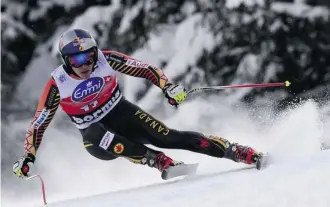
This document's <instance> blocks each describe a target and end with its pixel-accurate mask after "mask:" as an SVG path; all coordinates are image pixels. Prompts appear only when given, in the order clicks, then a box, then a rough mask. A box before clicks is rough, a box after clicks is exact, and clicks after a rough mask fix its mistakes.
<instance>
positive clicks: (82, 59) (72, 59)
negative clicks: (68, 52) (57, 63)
mask: <svg viewBox="0 0 330 207" xmlns="http://www.w3.org/2000/svg"><path fill="white" fill-rule="evenodd" d="M94 56H95V52H89V53H80V54H77V55H73V56H69V57H68V62H69V64H70V66H72V67H75V68H80V67H81V66H83V65H91V64H93V63H94Z"/></svg>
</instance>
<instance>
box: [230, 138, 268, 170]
mask: <svg viewBox="0 0 330 207" xmlns="http://www.w3.org/2000/svg"><path fill="white" fill-rule="evenodd" d="M261 156H262V154H261V153H259V152H257V151H256V150H254V149H253V148H251V147H248V146H242V145H239V144H237V143H232V144H230V145H229V146H228V147H227V148H226V150H225V155H224V157H225V158H227V159H231V160H233V161H234V162H242V163H245V164H248V165H251V164H252V165H257V163H258V161H259V159H260V158H261Z"/></svg>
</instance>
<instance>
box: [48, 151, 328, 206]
mask: <svg viewBox="0 0 330 207" xmlns="http://www.w3.org/2000/svg"><path fill="white" fill-rule="evenodd" d="M329 163H330V151H323V152H316V153H315V154H314V155H312V156H309V157H301V158H300V159H299V160H295V159H288V160H286V162H285V163H281V164H276V165H274V166H271V167H269V168H268V169H266V170H264V171H256V170H255V169H253V170H243V171H240V170H238V171H235V170H229V171H220V172H218V173H209V174H203V175H199V176H195V177H191V178H187V179H184V180H181V181H172V182H167V183H166V184H162V185H152V186H149V187H142V188H136V189H134V190H126V191H119V192H116V193H109V194H103V195H97V196H93V197H88V198H82V199H75V200H70V201H64V202H59V203H54V204H51V205H49V206H50V207H66V206H70V207H92V206H100V207H101V206H117V207H123V206H127V207H131V206H150V207H153V206H158V207H168V206H189V207H200V206H210V207H211V206H214V207H216V206H230V205H234V206H254V207H259V206H260V207H264V206H268V207H272V206H274V207H279V206H281V207H284V206H287V207H292V206H300V207H311V206H317V207H328V206H330V197H329V192H330V177H329V175H330V165H329Z"/></svg>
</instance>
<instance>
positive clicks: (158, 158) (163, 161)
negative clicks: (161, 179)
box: [143, 149, 183, 172]
mask: <svg viewBox="0 0 330 207" xmlns="http://www.w3.org/2000/svg"><path fill="white" fill-rule="evenodd" d="M143 163H144V164H147V165H148V166H149V167H154V168H156V169H158V170H159V171H160V172H163V171H164V170H165V169H167V168H169V167H171V166H176V165H181V164H183V162H181V161H175V160H173V159H172V158H170V157H168V156H166V155H165V154H164V153H163V152H157V151H154V150H150V149H149V150H148V151H147V153H146V155H145V157H144V158H143Z"/></svg>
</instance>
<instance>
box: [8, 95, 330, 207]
mask: <svg viewBox="0 0 330 207" xmlns="http://www.w3.org/2000/svg"><path fill="white" fill-rule="evenodd" d="M215 103H216V104H215ZM197 109H198V110H197ZM322 110H323V109H321V108H318V107H317V105H316V104H315V103H314V102H312V101H309V102H306V103H304V104H302V105H299V106H297V107H296V108H292V109H291V110H287V111H285V112H283V113H281V114H277V115H276V116H275V115H273V114H272V113H271V111H269V110H267V109H263V108H259V109H258V110H256V111H253V110H252V111H251V110H247V109H244V108H243V107H236V108H235V107H233V106H229V105H228V103H224V100H221V99H218V98H216V97H213V98H212V97H210V98H209V99H205V100H200V99H196V100H194V101H191V102H187V103H186V104H184V105H182V107H180V108H179V109H178V110H177V111H176V113H175V114H176V115H175V116H173V117H172V119H167V120H165V123H166V124H167V125H168V126H169V127H175V128H178V127H179V126H180V127H179V128H180V129H184V130H197V131H201V132H205V133H210V134H215V135H221V136H224V137H226V138H228V139H230V140H232V141H237V142H240V143H242V144H248V145H251V146H253V147H255V148H257V149H259V150H261V151H269V152H270V153H272V154H273V155H274V156H275V162H276V164H274V165H273V166H270V167H269V168H268V169H266V170H264V171H256V170H248V171H241V172H233V173H226V172H227V171H230V170H233V169H238V168H241V167H243V166H244V165H243V164H238V163H234V162H231V161H229V160H225V159H216V158H212V157H208V156H205V155H200V154H196V153H192V152H187V151H180V150H165V152H167V153H168V155H170V156H172V157H173V158H175V159H180V160H183V161H185V162H187V163H192V162H199V163H200V166H199V169H198V172H197V176H196V177H191V178H188V179H185V180H183V181H180V182H176V180H174V181H172V180H171V181H162V180H161V178H160V175H159V172H158V171H157V170H155V169H150V168H149V167H146V166H140V165H134V164H132V163H130V162H128V161H126V160H124V159H117V160H114V161H111V162H104V161H99V160H97V159H95V158H93V157H91V156H89V155H88V153H86V152H85V149H83V147H82V143H81V141H80V140H79V139H73V138H72V137H73V136H77V134H75V133H76V132H74V131H73V132H68V131H59V130H57V129H51V128H50V129H49V130H47V135H46V136H47V139H45V140H44V143H43V146H42V148H41V149H40V151H39V154H38V158H39V159H38V162H37V163H36V165H35V168H34V170H35V171H36V172H37V173H40V174H41V175H42V176H43V178H44V180H45V183H46V190H47V199H48V203H49V206H57V207H61V206H80V207H84V206H155V205H156V206H169V205H172V206H200V205H201V204H204V205H206V206H219V205H227V204H228V205H230V204H233V203H234V204H235V206H236V205H237V206H240V205H243V204H244V205H245V206H276V207H278V206H318V207H322V206H329V204H330V198H329V192H330V177H329V175H330V153H329V151H328V150H324V151H321V150H320V146H321V140H323V141H324V140H327V139H326V138H325V135H326V134H329V132H328V131H326V128H325V127H324V126H326V125H325V124H326V123H327V119H324V118H323V116H322V114H321V113H322ZM274 114H275V113H274ZM19 124H20V123H16V126H15V127H19ZM24 124H25V123H23V125H24ZM12 127H14V126H12ZM54 140H56V141H54ZM13 184H15V186H16V187H15V188H13V189H15V190H14V191H13V192H10V191H6V192H3V193H6V194H5V196H4V197H3V200H2V202H3V204H4V205H3V206H6V207H7V206H22V205H24V206H25V207H27V206H40V205H42V197H41V191H40V184H39V182H37V180H32V181H25V180H20V181H18V179H16V180H15V181H13ZM148 185H153V187H144V186H148ZM13 187H14V186H13ZM132 188H134V189H133V190H132ZM104 193H107V194H104ZM99 194H104V195H99ZM91 196H95V197H91ZM84 197H86V198H84ZM67 200H69V201H67ZM23 203H24V204H23Z"/></svg>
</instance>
